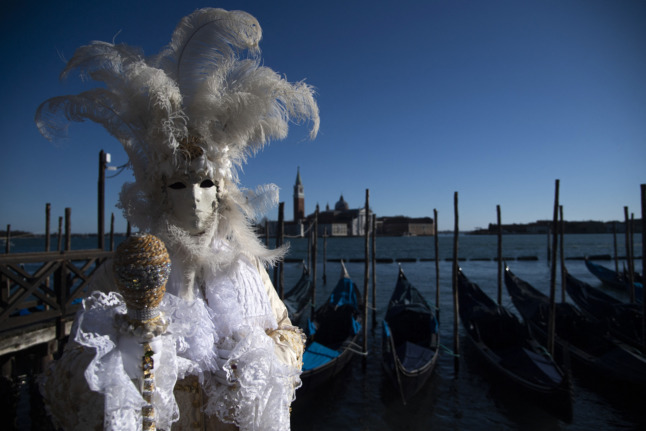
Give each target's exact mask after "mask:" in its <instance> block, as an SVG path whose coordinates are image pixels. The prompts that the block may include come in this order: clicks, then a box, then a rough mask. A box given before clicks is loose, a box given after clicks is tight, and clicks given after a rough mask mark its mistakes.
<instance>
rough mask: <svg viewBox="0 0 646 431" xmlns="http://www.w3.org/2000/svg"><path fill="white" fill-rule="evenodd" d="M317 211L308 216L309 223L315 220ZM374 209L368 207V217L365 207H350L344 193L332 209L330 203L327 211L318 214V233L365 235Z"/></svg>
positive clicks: (321, 234) (320, 234)
mask: <svg viewBox="0 0 646 431" xmlns="http://www.w3.org/2000/svg"><path fill="white" fill-rule="evenodd" d="M315 215H316V213H312V214H310V215H308V216H307V222H308V224H309V223H311V222H313V221H314V217H315ZM371 217H372V211H370V209H368V216H367V217H366V209H365V208H357V209H350V205H349V204H348V203H347V202H346V201H345V200H344V199H343V195H341V197H340V198H339V201H338V202H337V203H336V204H335V205H334V209H333V210H331V209H330V208H329V205H328V206H327V207H326V209H325V211H320V212H319V215H318V235H319V236H323V235H324V234H327V235H328V236H361V235H365V229H366V226H370V220H369V218H371Z"/></svg>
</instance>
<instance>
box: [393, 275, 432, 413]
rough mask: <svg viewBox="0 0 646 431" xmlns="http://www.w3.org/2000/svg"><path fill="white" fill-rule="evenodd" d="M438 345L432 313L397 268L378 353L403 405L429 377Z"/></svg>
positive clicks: (419, 294) (420, 295)
mask: <svg viewBox="0 0 646 431" xmlns="http://www.w3.org/2000/svg"><path fill="white" fill-rule="evenodd" d="M439 345H440V340H439V324H438V321H437V319H436V317H435V314H434V313H433V310H432V308H431V307H430V306H429V305H428V303H427V302H426V300H425V299H424V297H423V296H422V294H421V293H420V292H419V291H418V290H417V289H416V288H415V287H414V286H413V285H412V284H411V283H410V282H409V281H408V280H407V279H406V276H405V275H404V271H403V270H402V269H401V267H400V268H399V275H398V277H397V284H396V285H395V290H394V291H393V293H392V295H391V297H390V300H389V301H388V309H387V310H386V317H385V318H384V322H383V331H382V353H383V365H384V369H385V370H386V374H388V376H389V377H390V378H391V380H392V381H393V383H394V384H395V385H396V386H397V388H398V389H399V394H400V396H401V399H402V402H403V403H404V404H406V402H407V401H408V400H409V399H410V398H411V397H413V396H414V395H415V394H416V393H417V392H418V391H419V390H420V389H421V388H422V386H423V385H424V384H425V383H426V382H427V381H428V379H429V377H430V376H431V374H432V372H433V369H434V368H435V364H436V362H437V357H438V353H439Z"/></svg>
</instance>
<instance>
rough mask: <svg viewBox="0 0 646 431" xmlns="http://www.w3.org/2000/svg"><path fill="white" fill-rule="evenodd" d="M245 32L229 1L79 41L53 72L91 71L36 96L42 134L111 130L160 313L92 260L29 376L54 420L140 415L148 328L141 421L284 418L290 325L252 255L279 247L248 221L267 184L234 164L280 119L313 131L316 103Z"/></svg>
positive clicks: (82, 423) (269, 257)
mask: <svg viewBox="0 0 646 431" xmlns="http://www.w3.org/2000/svg"><path fill="white" fill-rule="evenodd" d="M260 38H261V29H260V26H259V24H258V22H257V21H256V19H255V18H254V17H252V16H250V15H249V14H247V13H245V12H241V11H231V12H228V11H224V10H221V9H201V10H197V11H196V12H194V13H192V14H191V15H189V16H187V17H185V18H183V19H182V20H181V21H180V23H179V25H178V26H177V28H176V30H175V32H174V33H173V36H172V39H171V42H170V44H169V45H168V46H167V47H165V48H164V49H163V50H162V51H161V52H160V53H159V54H158V55H155V56H152V57H146V56H144V55H143V53H142V52H140V50H138V49H136V48H133V47H130V46H126V45H114V44H111V43H104V42H92V43H91V44H90V45H87V46H84V47H81V48H79V49H78V50H77V51H76V53H75V55H74V56H73V58H72V59H71V60H70V61H69V63H68V64H67V67H66V69H65V70H64V72H63V76H65V75H67V74H69V73H70V72H71V71H73V70H79V71H80V72H81V73H82V74H83V75H84V76H87V77H89V78H91V79H94V80H96V81H100V82H102V83H103V85H102V86H101V87H97V88H95V89H91V90H88V91H86V92H83V93H81V94H78V95H68V96H60V97H55V98H52V99H49V100H47V101H45V102H44V103H43V104H42V105H41V106H40V107H39V108H38V111H37V113H36V123H37V125H38V128H39V130H40V131H41V133H42V134H43V135H44V136H45V137H47V138H49V139H53V138H56V137H58V136H59V135H61V134H62V133H63V132H64V131H65V130H66V123H67V122H69V121H84V120H91V121H94V122H97V123H99V124H101V125H102V126H104V127H105V128H106V129H107V130H108V132H110V133H111V134H112V135H113V136H114V137H115V138H116V139H118V140H119V141H120V142H121V144H122V145H123V147H124V148H125V150H126V152H127V154H128V157H129V162H130V166H131V167H132V169H133V173H134V176H135V182H134V183H131V184H126V185H124V188H123V190H122V192H121V195H120V200H119V206H120V207H121V208H122V209H123V212H124V215H125V217H126V218H127V219H128V221H130V222H131V223H132V224H133V226H135V227H137V228H138V229H139V231H140V232H142V233H151V234H153V235H155V236H156V237H158V238H160V239H161V240H162V241H163V243H164V244H165V247H166V249H167V250H168V255H169V257H170V275H169V278H168V282H167V284H166V294H165V296H164V297H163V299H162V301H161V303H160V305H159V310H160V311H161V314H160V315H163V316H164V318H163V319H162V323H163V324H162V323H160V324H159V325H157V326H154V325H152V326H151V324H150V323H146V324H145V325H143V327H144V328H145V330H143V333H142V330H141V329H138V328H140V327H142V326H141V325H139V326H138V325H137V324H135V325H134V326H133V324H132V321H131V320H128V318H127V317H128V316H129V314H128V313H130V311H129V309H128V307H126V305H125V303H124V300H123V296H122V295H121V294H120V293H119V292H117V291H116V290H117V289H116V288H115V283H114V280H115V278H114V277H115V274H114V273H113V269H112V265H108V264H106V265H103V267H102V268H101V269H100V270H99V271H97V274H96V276H95V279H94V280H93V283H92V287H93V289H94V290H96V291H95V292H94V293H92V295H91V296H90V297H88V298H87V299H86V300H85V301H84V304H83V310H81V311H80V312H79V314H78V316H77V318H76V320H75V324H74V327H73V330H72V333H71V335H70V342H69V343H68V345H67V346H66V348H65V351H64V353H63V355H62V356H61V358H60V359H59V360H57V361H55V363H54V364H53V365H52V366H51V367H50V369H49V370H48V372H47V373H46V374H45V375H44V376H43V378H42V380H41V392H42V393H43V396H44V398H45V402H46V406H47V408H48V410H49V412H50V413H51V415H52V418H53V420H54V422H55V424H56V425H58V426H60V427H62V428H64V429H101V428H107V429H132V430H138V429H142V426H143V427H144V428H145V427H146V426H145V425H142V423H144V422H142V411H144V412H145V407H143V406H144V405H145V400H143V399H142V396H141V390H138V388H137V387H136V384H135V383H133V382H134V381H135V380H136V379H135V377H136V376H133V374H136V373H137V372H138V369H139V368H141V367H139V368H138V366H134V365H133V364H139V362H140V359H137V358H140V355H139V353H136V352H135V351H136V350H137V349H138V348H139V347H138V346H139V345H140V344H141V342H135V341H132V340H134V339H137V340H139V339H143V338H145V337H146V336H148V337H152V338H153V339H154V340H156V344H154V346H157V347H155V349H157V350H161V351H155V352H152V351H151V352H150V355H149V356H150V358H153V359H154V371H155V377H156V386H155V388H154V391H153V393H152V396H151V401H150V403H149V404H150V405H152V407H154V409H153V410H154V417H153V419H154V425H155V426H156V427H157V429H171V428H172V429H173V430H175V429H187V430H188V429H229V427H231V428H233V429H235V428H238V429H282V430H284V429H289V408H290V404H291V402H292V400H293V398H294V393H295V389H296V388H297V387H298V386H299V384H300V379H299V375H300V369H301V365H302V353H303V347H304V343H303V337H302V333H301V331H300V330H299V329H298V328H295V327H293V326H292V325H291V322H290V320H289V317H288V315H287V311H286V309H285V306H284V304H283V303H282V302H281V301H280V299H279V298H278V296H277V295H276V291H275V289H274V287H273V286H272V284H271V282H270V280H269V277H268V275H267V272H266V270H265V268H266V266H269V265H272V264H274V263H275V261H276V260H277V259H280V258H281V257H282V253H284V250H282V249H281V250H268V249H266V248H265V247H264V246H263V245H262V243H261V242H260V241H259V240H258V238H257V237H256V235H255V233H254V231H253V229H252V227H251V221H252V220H253V219H254V218H255V217H257V216H258V215H260V214H262V213H264V212H265V211H266V210H267V209H269V208H271V207H272V206H273V205H275V204H276V203H277V200H278V191H277V188H276V187H275V186H273V185H268V186H261V187H258V188H257V189H256V190H254V191H249V190H241V189H240V188H239V187H238V177H237V171H238V169H239V168H240V167H241V166H242V164H244V162H245V160H246V158H247V157H249V156H252V155H253V154H255V152H256V151H258V150H259V149H261V148H262V147H263V146H264V145H265V144H266V143H267V142H269V140H271V139H283V138H285V137H286V135H287V131H288V124H289V122H290V121H296V122H301V121H307V120H309V121H310V122H311V125H312V127H311V137H312V138H313V137H315V136H316V133H317V131H318V126H319V116H318V107H317V105H316V102H315V101H314V98H313V91H312V89H311V87H309V86H308V85H306V84H304V83H302V82H301V83H295V84H294V83H289V82H287V81H286V80H285V79H284V78H282V77H281V76H279V75H278V74H277V73H276V72H274V71H273V70H271V69H269V68H267V67H264V66H261V64H260V59H259V50H258V42H259V41H260ZM124 316H125V317H124ZM141 321H142V322H145V319H144V320H141ZM115 322H116V323H115ZM128 322H130V323H128ZM146 325H147V326H146ZM151 328H152V329H151ZM137 337H139V338H137ZM142 337H143V338H142ZM160 346H161V347H160ZM133 352H134V353H133ZM138 355H139V356H138ZM147 355H148V354H147ZM138 361H139V362H138ZM151 361H152V359H151ZM144 416H145V414H144Z"/></svg>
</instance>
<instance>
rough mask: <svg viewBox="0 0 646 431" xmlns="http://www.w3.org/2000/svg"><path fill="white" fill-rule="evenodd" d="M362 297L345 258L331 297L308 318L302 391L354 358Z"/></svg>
mask: <svg viewBox="0 0 646 431" xmlns="http://www.w3.org/2000/svg"><path fill="white" fill-rule="evenodd" d="M362 304H363V301H362V298H361V295H360V293H359V291H358V289H357V286H356V285H355V284H354V282H353V281H352V279H351V278H350V276H349V275H348V271H347V270H346V268H345V265H344V264H343V261H341V277H340V279H339V281H338V283H337V285H336V287H335V288H334V290H333V291H332V293H331V294H330V296H329V298H328V299H327V301H326V302H325V303H324V304H323V305H321V306H320V307H319V308H318V309H316V311H315V312H314V314H313V316H311V318H310V319H308V324H307V328H306V330H305V332H306V334H307V343H306V347H305V353H304V354H303V373H302V374H301V381H302V383H303V387H302V388H301V389H300V390H299V391H300V393H301V394H302V393H305V392H307V391H308V390H310V389H312V388H314V387H317V386H319V385H320V384H322V383H324V382H327V381H329V380H330V379H331V378H332V377H334V376H335V375H336V374H338V373H339V372H340V371H341V370H342V369H343V368H344V367H345V365H346V364H347V363H348V362H349V361H350V359H351V358H352V355H353V354H354V352H356V351H358V350H360V349H361V347H360V346H359V345H358V344H357V341H358V339H359V337H360V332H361V320H362V316H363V308H362Z"/></svg>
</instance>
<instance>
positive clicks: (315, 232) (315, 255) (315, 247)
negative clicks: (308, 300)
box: [312, 204, 319, 311]
mask: <svg viewBox="0 0 646 431" xmlns="http://www.w3.org/2000/svg"><path fill="white" fill-rule="evenodd" d="M318 229H319V206H318V204H316V211H314V224H313V225H312V283H313V284H312V292H313V293H312V301H314V299H315V298H314V292H316V278H317V273H318V271H317V268H316V267H317V263H318V236H319V233H318ZM312 304H314V302H312ZM313 307H314V305H312V311H314V309H313Z"/></svg>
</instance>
